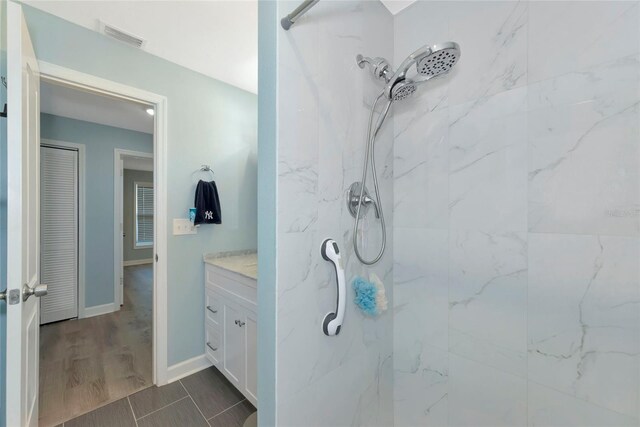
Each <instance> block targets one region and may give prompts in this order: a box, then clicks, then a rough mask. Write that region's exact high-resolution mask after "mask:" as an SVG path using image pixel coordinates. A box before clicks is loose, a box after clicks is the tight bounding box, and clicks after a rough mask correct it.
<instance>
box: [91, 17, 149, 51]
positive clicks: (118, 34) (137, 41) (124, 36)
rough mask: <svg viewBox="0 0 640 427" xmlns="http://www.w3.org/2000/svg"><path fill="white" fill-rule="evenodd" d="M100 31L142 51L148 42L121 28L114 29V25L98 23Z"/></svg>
mask: <svg viewBox="0 0 640 427" xmlns="http://www.w3.org/2000/svg"><path fill="white" fill-rule="evenodd" d="M98 25H99V31H100V32H101V33H102V34H104V35H106V36H108V37H111V38H112V39H116V40H118V41H121V42H123V43H126V44H128V45H130V46H133V47H137V48H138V49H142V47H144V44H145V43H146V40H144V39H143V38H141V37H138V36H136V35H134V34H131V33H129V32H127V31H124V30H121V29H120V28H117V27H114V26H113V25H110V24H107V23H106V22H103V21H98Z"/></svg>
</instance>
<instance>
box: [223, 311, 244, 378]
mask: <svg viewBox="0 0 640 427" xmlns="http://www.w3.org/2000/svg"><path fill="white" fill-rule="evenodd" d="M222 306H223V310H224V337H223V340H224V344H223V346H222V347H223V351H224V357H223V367H222V369H223V373H224V375H225V376H226V377H227V379H229V381H231V383H232V384H233V385H234V386H236V388H237V389H238V390H242V389H243V385H244V364H245V362H244V361H245V341H244V328H243V327H242V326H240V324H241V322H243V321H244V319H243V317H244V316H243V315H242V311H241V309H240V308H239V307H238V306H236V305H235V304H233V303H230V302H229V301H226V300H224V301H222Z"/></svg>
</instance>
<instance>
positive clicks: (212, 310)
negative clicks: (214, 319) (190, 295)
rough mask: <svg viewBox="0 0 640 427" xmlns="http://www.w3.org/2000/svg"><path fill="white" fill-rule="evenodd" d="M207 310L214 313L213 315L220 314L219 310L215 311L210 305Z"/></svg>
mask: <svg viewBox="0 0 640 427" xmlns="http://www.w3.org/2000/svg"><path fill="white" fill-rule="evenodd" d="M207 310H209V311H210V312H212V313H213V314H216V313H217V312H218V310H214V309H213V308H211V306H210V305H208V306H207Z"/></svg>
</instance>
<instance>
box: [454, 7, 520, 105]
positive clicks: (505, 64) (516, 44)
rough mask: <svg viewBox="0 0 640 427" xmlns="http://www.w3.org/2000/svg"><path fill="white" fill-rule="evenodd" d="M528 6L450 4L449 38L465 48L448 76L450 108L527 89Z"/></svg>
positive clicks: (462, 48)
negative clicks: (502, 93)
mask: <svg viewBox="0 0 640 427" xmlns="http://www.w3.org/2000/svg"><path fill="white" fill-rule="evenodd" d="M528 7H529V2H527V1H517V2H515V1H513V2H511V1H510V2H500V1H495V2H491V1H477V2H476V1H462V2H449V8H448V9H449V38H450V39H451V40H453V41H455V42H457V43H458V44H459V45H460V46H461V56H460V60H459V62H458V64H457V65H456V66H455V67H454V69H453V70H452V72H451V73H450V74H449V76H448V77H447V79H450V82H449V103H450V105H457V104H460V103H465V102H469V101H473V100H476V99H479V98H484V97H487V96H491V95H494V94H497V93H500V92H503V91H506V90H511V89H514V88H517V87H521V86H524V85H526V83H527V45H528V43H527V22H528ZM443 19H444V17H443Z"/></svg>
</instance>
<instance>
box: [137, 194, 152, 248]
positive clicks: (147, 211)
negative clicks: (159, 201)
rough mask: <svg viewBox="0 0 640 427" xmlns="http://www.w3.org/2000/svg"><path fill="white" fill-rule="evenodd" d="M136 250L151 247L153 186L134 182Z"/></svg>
mask: <svg viewBox="0 0 640 427" xmlns="http://www.w3.org/2000/svg"><path fill="white" fill-rule="evenodd" d="M135 185H136V236H135V237H136V242H135V245H136V248H140V247H145V246H153V184H150V183H141V182H136V183H135Z"/></svg>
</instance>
